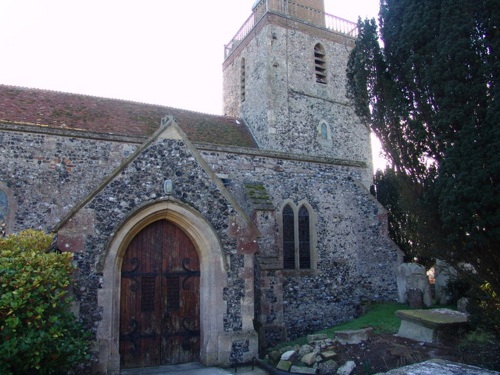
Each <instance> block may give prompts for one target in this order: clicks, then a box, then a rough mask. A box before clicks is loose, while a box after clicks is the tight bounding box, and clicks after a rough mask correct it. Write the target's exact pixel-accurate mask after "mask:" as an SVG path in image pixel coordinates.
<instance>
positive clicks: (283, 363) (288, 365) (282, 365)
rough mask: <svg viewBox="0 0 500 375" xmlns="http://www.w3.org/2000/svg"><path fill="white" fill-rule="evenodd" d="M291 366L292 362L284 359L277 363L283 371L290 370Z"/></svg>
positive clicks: (278, 367) (277, 366)
mask: <svg viewBox="0 0 500 375" xmlns="http://www.w3.org/2000/svg"><path fill="white" fill-rule="evenodd" d="M291 367H292V362H290V361H284V360H281V361H279V362H278V364H277V365H276V368H277V369H278V370H282V371H290V368H291Z"/></svg>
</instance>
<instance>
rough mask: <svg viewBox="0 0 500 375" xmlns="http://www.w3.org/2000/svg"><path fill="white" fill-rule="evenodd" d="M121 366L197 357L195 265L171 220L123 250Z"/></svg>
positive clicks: (184, 238)
mask: <svg viewBox="0 0 500 375" xmlns="http://www.w3.org/2000/svg"><path fill="white" fill-rule="evenodd" d="M120 289H121V298H120V358H121V367H123V368H127V367H129V368H130V367H145V366H158V365H165V364H177V363H185V362H191V361H196V360H198V359H199V353H200V262H199V259H198V254H197V251H196V248H195V246H194V245H193V243H192V242H191V240H190V238H189V237H188V236H187V235H186V233H184V231H183V230H182V229H181V228H179V227H178V226H177V225H175V224H174V223H172V222H171V221H168V220H165V219H162V220H157V221H154V222H152V223H150V224H149V225H147V226H146V227H145V228H144V229H142V230H141V231H140V232H139V233H138V234H137V235H136V236H135V237H134V238H133V239H132V241H131V242H130V244H129V245H128V247H127V249H126V251H125V253H124V257H123V262H122V266H121V288H120Z"/></svg>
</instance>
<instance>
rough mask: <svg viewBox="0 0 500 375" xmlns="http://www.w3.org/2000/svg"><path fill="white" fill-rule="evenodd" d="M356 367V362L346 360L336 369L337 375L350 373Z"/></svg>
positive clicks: (348, 374)
mask: <svg viewBox="0 0 500 375" xmlns="http://www.w3.org/2000/svg"><path fill="white" fill-rule="evenodd" d="M355 368H356V363H355V362H354V361H347V362H346V363H344V364H343V365H342V366H340V367H339V368H338V370H337V375H350V374H351V373H352V372H353V371H354V369H355Z"/></svg>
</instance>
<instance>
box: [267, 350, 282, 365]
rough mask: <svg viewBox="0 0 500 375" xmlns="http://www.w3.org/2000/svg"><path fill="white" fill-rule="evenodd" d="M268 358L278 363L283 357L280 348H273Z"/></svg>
mask: <svg viewBox="0 0 500 375" xmlns="http://www.w3.org/2000/svg"><path fill="white" fill-rule="evenodd" d="M268 358H269V360H270V361H272V363H278V362H279V361H280V359H281V353H280V352H279V351H278V350H273V351H272V352H271V353H269V354H268Z"/></svg>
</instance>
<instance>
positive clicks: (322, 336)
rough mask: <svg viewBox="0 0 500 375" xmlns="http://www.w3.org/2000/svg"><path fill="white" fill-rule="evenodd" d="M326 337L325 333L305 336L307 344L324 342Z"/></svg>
mask: <svg viewBox="0 0 500 375" xmlns="http://www.w3.org/2000/svg"><path fill="white" fill-rule="evenodd" d="M327 338H328V335H327V334H326V333H318V334H315V335H307V342H308V343H312V342H315V341H319V340H326V339H327Z"/></svg>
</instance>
